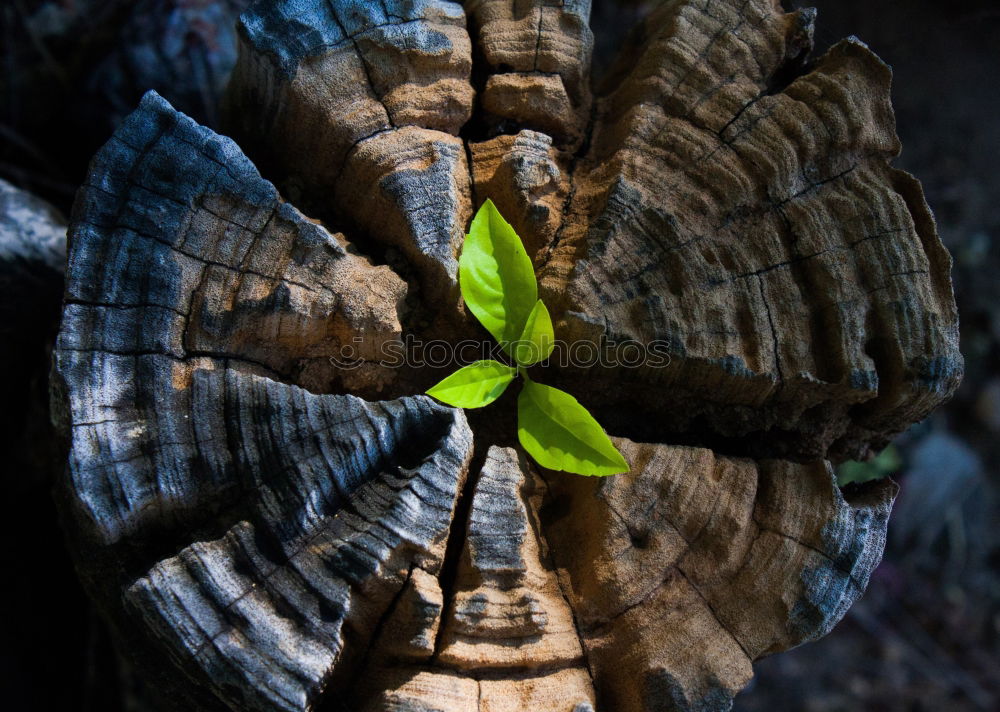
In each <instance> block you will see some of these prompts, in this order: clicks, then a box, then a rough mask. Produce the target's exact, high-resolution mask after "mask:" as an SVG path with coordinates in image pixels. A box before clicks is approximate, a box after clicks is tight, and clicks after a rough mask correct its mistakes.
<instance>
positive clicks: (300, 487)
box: [52, 0, 962, 712]
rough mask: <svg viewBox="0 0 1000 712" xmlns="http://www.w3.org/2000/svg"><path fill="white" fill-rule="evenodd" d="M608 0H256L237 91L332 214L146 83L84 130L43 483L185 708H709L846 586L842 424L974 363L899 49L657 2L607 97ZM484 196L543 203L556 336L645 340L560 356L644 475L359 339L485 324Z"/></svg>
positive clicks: (275, 167) (128, 639) (98, 585)
mask: <svg viewBox="0 0 1000 712" xmlns="http://www.w3.org/2000/svg"><path fill="white" fill-rule="evenodd" d="M466 11H467V12H468V17H467V16H466V14H465V13H466ZM588 14H589V4H588V3H586V2H562V3H549V2H536V1H534V0H526V1H525V2H521V1H520V0H518V1H515V2H506V1H504V2H501V1H489V0H484V1H483V2H470V3H466V4H465V10H463V9H462V7H461V6H459V5H458V4H457V3H452V2H443V1H439V0H419V1H417V2H393V1H392V0H385V1H384V2H378V3H362V2H354V1H353V0H350V1H349V0H332V1H331V2H320V1H319V0H281V1H280V2H273V3H272V2H258V3H257V4H255V6H254V7H253V8H251V10H250V11H249V12H248V13H246V14H245V15H244V17H243V19H242V25H241V30H240V33H241V38H242V39H241V59H240V62H239V66H238V67H237V69H236V72H235V74H234V79H233V82H232V86H231V88H230V92H229V95H228V110H229V117H230V125H231V126H232V127H233V131H234V132H235V134H236V135H237V136H238V137H239V139H240V140H241V141H244V142H245V143H246V145H247V146H248V147H250V150H251V154H252V155H253V156H254V157H255V159H256V160H259V161H260V164H261V166H262V167H263V169H264V171H265V173H266V174H267V175H268V176H269V177H273V178H274V179H275V180H277V181H278V182H279V185H280V186H281V187H282V189H283V190H284V191H285V193H286V194H287V195H289V196H290V197H291V198H293V199H294V202H296V203H298V204H300V205H301V206H303V207H305V208H306V209H307V210H308V211H309V212H310V213H311V214H314V215H317V216H318V217H320V218H323V219H324V220H326V223H325V224H327V225H335V226H337V227H342V228H343V229H346V230H347V232H348V234H349V235H350V239H348V238H347V237H345V236H344V235H342V234H340V233H333V232H330V231H328V230H327V229H326V228H325V227H324V224H320V223H317V222H316V221H314V220H310V219H308V218H306V217H304V216H303V215H302V214H301V213H300V212H298V211H297V210H296V209H295V208H293V207H292V206H291V205H290V204H289V203H286V202H284V201H283V199H282V198H281V197H280V196H279V194H278V192H277V190H276V189H275V187H274V186H273V185H272V184H271V183H269V182H268V181H266V180H264V179H263V178H262V177H261V175H260V174H259V173H258V171H257V168H256V167H255V166H254V165H253V164H251V162H250V160H249V159H248V158H247V157H246V156H245V155H244V154H243V153H242V152H241V150H240V149H239V148H238V147H237V145H236V144H235V143H234V142H233V141H231V140H229V139H227V138H223V137H221V136H218V135H216V134H214V133H213V132H211V131H209V130H208V129H205V128H203V127H200V126H198V125H196V124H195V123H193V122H192V121H190V120H189V119H187V118H186V117H183V116H181V115H180V114H178V113H177V112H175V111H173V110H172V109H171V108H170V107H169V106H168V105H167V104H166V102H164V101H163V100H162V99H160V98H159V97H157V96H156V95H153V94H151V95H149V96H147V97H146V98H145V99H144V100H143V102H142V104H141V106H140V108H139V110H138V111H136V112H135V113H134V114H133V115H132V116H130V117H129V118H128V119H127V120H126V121H125V122H124V124H123V125H122V126H121V127H120V128H119V129H118V131H117V132H116V134H115V136H114V137H113V138H112V140H111V141H110V142H109V143H108V145H107V146H106V147H105V148H104V149H102V151H101V152H100V153H99V154H98V156H97V157H96V158H95V160H94V162H93V164H92V166H91V170H90V173H89V176H88V179H87V183H86V185H85V186H84V187H83V189H82V190H81V191H80V193H79V195H78V199H77V204H76V207H75V209H74V215H73V219H72V223H71V230H70V236H71V245H70V256H69V268H68V273H67V290H66V303H65V306H64V313H63V324H62V331H61V333H60V336H59V339H58V342H57V349H56V353H55V357H54V371H53V374H54V378H53V383H52V387H53V402H54V403H55V404H56V405H57V412H56V418H57V420H58V422H59V423H60V424H61V425H62V427H63V431H64V433H65V435H66V439H67V442H68V445H69V447H70V452H69V467H68V470H67V474H66V476H65V478H64V480H63V482H62V484H61V486H60V488H59V499H60V502H61V506H62V508H63V512H64V519H65V522H66V526H67V527H68V529H69V533H70V544H71V548H72V549H73V551H74V553H75V555H76V557H77V562H78V566H79V569H80V573H81V576H82V578H83V579H84V581H85V583H86V584H87V585H88V588H89V589H90V591H91V593H92V595H93V597H94V598H95V600H96V601H97V602H98V603H99V605H100V606H101V608H102V610H103V611H104V612H105V614H106V615H107V616H108V617H109V618H110V619H111V620H112V621H113V623H114V625H115V629H116V633H117V636H118V643H119V645H120V647H121V649H122V650H124V651H125V652H126V653H127V654H128V655H129V656H130V657H132V658H133V659H135V661H136V663H137V664H138V665H139V666H140V667H141V668H142V669H143V670H144V671H145V673H144V674H145V675H147V677H148V679H149V680H150V681H153V683H154V685H153V686H154V687H155V688H156V689H157V690H158V691H160V690H162V694H161V698H162V699H160V700H158V702H159V703H161V704H162V705H163V706H166V707H171V706H174V707H179V708H182V709H185V710H187V709H198V710H213V711H214V710H220V711H221V710H224V709H255V710H261V711H263V710H307V709H320V710H322V712H343V711H344V710H347V711H349V712H356V711H357V710H372V711H374V710H429V709H436V710H443V711H451V712H456V711H458V710H462V711H463V712H464V711H465V710H477V712H484V711H487V710H488V711H490V712H500V711H504V712H506V711H508V710H510V712H514V710H523V709H532V710H535V709H537V710H541V711H542V712H548V711H551V712H564V711H565V712H570V711H572V712H593V710H602V711H604V710H613V711H614V712H630V711H633V710H635V711H639V710H642V711H643V712H647V711H648V712H653V711H654V710H657V711H659V710H689V709H690V710H713V711H715V710H726V709H728V708H729V707H730V705H731V702H732V697H733V695H734V694H735V693H736V692H737V691H738V690H739V689H740V688H741V687H742V686H743V685H745V684H746V682H747V681H748V680H749V676H750V672H751V663H752V662H753V660H755V659H757V658H758V657H760V656H763V655H767V654H770V653H774V652H778V651H781V650H784V649H786V648H789V647H791V646H794V645H797V644H799V643H801V642H803V641H806V640H811V639H814V638H816V637H818V636H820V635H823V634H825V633H826V632H828V631H829V630H830V628H831V627H832V626H833V625H834V624H835V623H836V622H837V621H838V620H839V619H840V618H841V617H842V616H843V615H844V613H845V611H846V610H847V608H848V607H849V606H850V605H851V603H852V602H853V601H854V600H856V598H857V597H858V596H859V595H860V594H861V592H862V591H863V590H864V587H865V586H866V584H867V581H868V577H869V575H870V573H871V571H872V569H873V568H874V566H875V565H876V563H877V561H878V558H879V556H880V554H881V551H882V547H883V543H884V537H885V526H886V519H887V517H888V512H889V507H890V504H891V500H892V496H893V494H894V491H893V486H892V485H890V484H878V485H871V486H868V487H866V488H864V489H861V490H856V491H852V492H850V493H848V494H847V495H842V494H841V493H840V491H839V490H838V489H837V488H836V486H835V483H834V481H833V478H832V473H831V469H830V465H829V464H828V463H827V462H825V461H823V460H822V459H820V458H822V457H828V456H829V457H834V458H838V457H843V456H847V455H853V454H861V453H864V452H867V451H869V450H870V449H872V448H876V447H878V446H879V445H880V444H881V443H882V442H884V441H885V440H886V438H888V437H890V436H891V435H892V434H893V433H895V432H897V431H899V430H900V429H902V428H904V427H906V426H907V425H909V424H910V423H912V422H914V421H915V420H917V419H919V418H921V417H923V416H924V415H925V414H926V413H927V412H929V411H930V409H932V408H933V407H934V406H935V405H936V404H938V403H940V402H941V401H942V400H943V399H944V398H946V397H948V395H949V394H950V393H951V391H952V390H953V389H954V388H955V385H956V383H957V380H958V378H959V376H960V374H961V367H962V366H961V357H960V356H959V355H958V350H957V318H956V315H955V308H954V300H953V297H952V294H951V288H950V282H949V274H948V271H949V258H948V255H947V253H946V252H945V251H944V248H943V247H942V246H941V243H940V241H939V240H938V238H937V235H936V232H935V228H934V223H933V218H932V217H931V214H930V212H929V210H928V208H927V206H926V204H925V203H924V200H923V196H922V193H921V189H920V185H919V183H918V182H917V181H916V180H915V179H913V178H912V177H910V176H908V175H907V174H905V173H902V172H900V171H897V170H895V169H893V168H892V167H891V166H890V164H889V162H890V160H891V159H892V158H893V157H894V156H895V154H896V153H897V152H898V150H899V146H898V141H897V139H896V135H895V128H894V125H893V117H892V110H891V107H890V105H889V99H888V90H889V80H890V74H889V71H888V68H887V67H885V65H883V64H882V63H881V62H880V61H879V60H877V58H875V56H874V55H873V54H871V52H869V51H868V49H867V48H866V47H864V46H863V45H862V44H860V43H859V42H857V41H856V40H850V41H845V42H843V43H840V44H838V45H836V46H835V47H834V48H833V49H831V50H830V51H829V52H828V53H827V54H826V55H824V56H823V57H821V58H819V59H817V60H815V61H813V60H811V59H809V57H808V55H809V52H810V50H811V45H812V41H811V38H812V22H813V13H812V12H810V11H799V12H795V13H788V14H785V13H783V12H781V11H780V9H779V7H778V3H776V2H773V1H772V0H712V1H711V2H703V1H702V0H698V1H697V2H695V1H693V0H668V1H667V2H664V3H662V4H661V5H660V7H659V8H658V9H657V10H655V11H654V12H653V13H652V14H651V15H650V16H649V18H648V19H647V21H646V22H645V24H644V25H643V26H642V27H641V28H639V30H638V31H637V32H636V33H634V34H633V35H632V36H631V37H630V38H629V39H628V41H627V42H626V44H625V48H624V50H623V52H622V55H621V57H620V60H619V61H618V63H617V64H616V65H615V66H614V67H613V68H612V70H611V71H610V73H609V74H608V76H607V77H605V79H604V81H603V82H602V83H601V84H600V85H599V86H602V87H603V89H601V90H600V91H599V92H598V99H597V100H596V102H594V103H591V98H590V91H589V80H588V78H587V75H588V73H589V53H590V46H591V38H590V33H589V30H588V29H587V28H586V18H587V15H588ZM470 36H471V38H472V39H470ZM473 57H475V62H476V67H473V66H472V64H473ZM473 83H474V84H475V86H476V87H477V89H479V90H480V96H479V101H478V102H474V101H473V90H472V86H473ZM474 104H475V112H473V106H474ZM473 113H475V116H472V114H473ZM470 116H472V118H471V120H470ZM460 130H461V136H459V131H460ZM473 196H474V197H475V198H476V200H477V202H478V201H481V200H483V199H485V198H486V197H491V198H493V200H494V201H495V202H496V204H497V205H498V206H499V207H500V209H501V211H502V212H503V214H504V215H505V216H507V217H508V219H509V220H510V221H511V222H512V224H513V225H514V226H515V228H516V229H517V230H518V232H519V233H521V235H522V236H523V237H524V241H525V243H526V245H527V247H528V250H529V253H530V254H531V256H532V258H533V259H534V260H535V264H536V266H538V267H539V268H540V270H541V278H542V279H541V292H542V295H543V296H544V298H545V300H546V303H547V304H548V306H549V308H550V309H551V311H552V314H553V316H554V317H555V318H556V322H557V323H556V334H557V336H558V337H559V338H560V339H561V340H563V341H564V342H573V341H574V340H583V342H584V343H586V342H590V343H595V342H599V341H600V340H601V339H602V338H604V339H614V340H621V339H632V340H634V341H636V342H639V344H640V345H641V346H642V347H643V348H645V349H646V350H647V351H646V354H647V356H650V355H652V356H656V357H658V358H659V359H660V361H661V362H662V363H661V364H660V365H661V366H664V367H662V368H657V367H656V365H657V364H656V363H655V359H649V358H647V360H646V361H644V362H641V363H639V364H636V366H637V367H629V366H627V365H626V364H624V363H622V362H618V363H612V364H605V365H604V366H601V367H595V368H585V367H583V366H582V365H580V364H579V363H576V364H573V363H569V364H567V367H566V368H562V369H552V368H548V369H545V370H544V373H539V376H543V375H544V381H545V382H547V383H554V384H560V385H563V386H565V387H567V388H568V389H569V390H571V392H573V394H574V395H576V396H578V397H579V398H580V400H581V402H583V403H584V404H585V405H586V406H588V407H590V408H591V409H593V411H594V412H595V413H596V414H597V416H598V418H599V420H600V422H601V423H602V424H603V425H606V426H609V429H610V430H611V431H612V432H614V433H617V434H627V435H630V436H633V437H632V438H631V440H624V439H621V440H618V441H617V442H618V444H619V446H620V447H621V449H622V451H623V453H624V455H625V457H626V459H627V460H628V461H629V463H630V466H631V468H632V471H631V473H630V474H628V475H622V476H616V477H613V478H606V479H600V478H596V479H595V478H577V477H573V476H569V475H563V474H559V473H551V472H538V471H536V469H535V468H533V467H532V466H530V465H528V463H526V461H525V460H524V459H523V457H522V456H520V455H519V454H518V452H517V451H515V450H512V449H510V448H507V447H503V445H508V444H510V443H511V442H512V441H513V438H514V436H515V435H514V434H515V432H516V431H515V426H514V424H513V417H512V415H510V414H506V415H505V414H504V413H502V412H500V411H497V410H495V411H494V413H496V414H497V415H496V417H495V418H494V419H493V420H490V419H489V415H490V414H487V415H486V416H485V417H483V418H477V419H475V420H474V422H476V424H477V425H476V428H477V432H476V434H475V443H476V444H475V453H476V454H475V456H474V455H473V438H472V433H471V431H470V428H469V426H468V424H467V423H466V420H465V417H464V415H462V414H461V413H459V412H458V411H454V410H451V409H447V408H443V407H441V406H438V405H435V404H433V403H432V402H431V401H430V400H428V399H426V398H422V397H412V395H411V394H413V393H416V392H419V391H420V390H422V388H423V387H425V386H421V379H427V378H431V377H433V375H434V373H433V369H423V370H420V371H417V370H415V369H405V370H400V369H391V368H386V367H385V365H383V364H381V363H378V359H379V358H380V357H381V356H385V355H386V354H384V353H382V350H381V346H383V345H385V344H387V343H389V341H390V340H393V339H396V338H399V337H400V336H401V335H402V334H403V333H404V330H405V332H406V333H407V334H413V335H416V336H418V337H423V338H433V337H441V336H443V337H445V338H447V339H449V340H452V341H453V342H454V343H457V342H458V340H459V339H462V338H465V337H467V336H471V335H472V334H473V333H475V332H473V331H472V330H471V326H472V320H471V319H469V318H468V315H467V314H465V313H464V312H463V310H462V309H460V308H458V305H459V302H458V296H457V290H456V287H457V284H456V281H455V259H456V255H457V250H458V245H459V241H460V240H461V238H462V234H463V232H464V229H465V226H466V224H467V222H468V219H469V217H470V215H471V210H472V208H473V207H474V206H473V204H472V199H473ZM300 201H301V202H300ZM359 253H365V254H367V255H368V257H364V256H361V254H359ZM373 262H374V263H383V262H384V263H385V264H373ZM404 324H405V327H404ZM654 348H655V349H656V350H655V351H653V349H654ZM345 350H346V351H345ZM345 353H350V355H351V356H352V357H353V361H354V362H355V363H354V364H352V365H357V364H360V367H358V368H347V367H345V364H344V363H343V362H342V361H341V360H340V359H339V358H336V359H331V358H330V357H331V356H334V357H340V356H343V355H345ZM605 354H607V352H605ZM577 355H579V354H577ZM613 355H624V354H622V353H621V352H614V354H613ZM558 362H559V357H558V356H557V363H558ZM431 382H433V381H431ZM426 385H430V384H429V383H427V384H426ZM345 391H346V392H350V393H351V394H352V395H334V394H335V393H342V392H345ZM378 394H383V395H380V396H379V397H380V398H383V397H396V396H399V397H398V398H397V399H396V400H387V401H383V402H379V403H372V402H367V401H364V400H361V399H359V398H357V397H355V396H358V395H361V396H364V397H366V398H369V399H372V398H374V397H375V396H376V395H378ZM386 394H388V395H386ZM514 395H515V393H514V392H513V391H512V392H511V393H510V395H509V397H508V398H507V401H509V400H510V399H512V398H513V397H514ZM504 402H505V401H504V400H503V399H502V400H501V401H500V402H499V403H498V404H497V405H495V406H494V408H496V409H499V408H501V407H503V403H504ZM508 424H509V425H510V427H509V428H507V427H506V426H507V425H508ZM640 441H644V442H640ZM665 443H673V444H665ZM681 443H683V444H685V445H682V444H681ZM686 445H699V446H706V445H711V446H713V447H714V449H705V448H704V447H688V446H686ZM724 452H725V453H729V454H728V455H723V454H722V453H724ZM746 454H750V455H753V456H757V457H767V458H774V457H787V458H788V459H759V460H751V459H740V458H739V457H736V455H746ZM792 460H799V461H801V462H800V463H799V464H795V463H794V462H792ZM472 463H475V464H474V466H473V464H472ZM470 469H471V470H472V472H471V473H470V472H468V471H469V470H470ZM467 475H468V478H469V483H468V484H467V485H466V477H467ZM845 496H846V499H845Z"/></svg>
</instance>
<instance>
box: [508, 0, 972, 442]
mask: <svg viewBox="0 0 1000 712" xmlns="http://www.w3.org/2000/svg"><path fill="white" fill-rule="evenodd" d="M813 15H814V13H812V12H810V11H799V12H796V13H790V14H783V13H782V12H781V11H780V10H779V9H777V3H774V2H771V0H747V1H746V2H737V1H736V0H720V1H718V2H711V3H703V2H693V1H690V2H689V1H684V0H679V1H675V2H667V3H664V4H663V5H662V6H660V8H658V9H657V10H656V11H655V12H654V13H653V14H652V15H651V16H650V18H648V20H647V21H646V25H645V28H644V31H643V32H642V33H640V35H641V36H642V37H643V38H644V39H643V41H642V42H640V43H638V44H635V45H633V46H630V47H629V48H628V49H627V50H626V54H625V55H624V57H623V58H622V60H621V63H620V67H619V69H618V74H617V75H616V76H615V81H614V82H613V83H611V88H610V90H609V91H608V92H607V93H605V94H604V95H603V96H601V98H600V99H599V102H598V111H597V120H596V125H595V128H594V136H593V142H592V145H591V147H590V150H589V152H588V153H587V154H586V156H585V157H584V158H583V159H582V160H581V162H580V164H579V165H578V166H577V167H576V170H575V173H574V175H573V187H572V201H571V202H570V205H569V210H568V213H567V216H566V218H565V223H564V224H563V225H562V227H561V228H560V234H559V239H558V240H557V241H556V244H555V245H554V247H553V249H552V251H551V253H550V254H549V255H547V256H545V257H544V258H543V259H544V260H545V261H546V262H547V264H546V270H545V272H544V279H543V291H544V292H545V293H546V295H547V296H548V297H549V298H550V299H551V300H552V301H554V302H556V303H559V304H560V305H561V308H559V309H557V310H556V312H558V313H560V314H561V315H562V317H563V319H562V322H561V325H560V326H561V328H558V327H557V332H559V333H560V335H561V338H565V339H567V340H569V341H572V340H573V339H582V340H589V341H592V342H595V343H601V341H602V340H609V341H611V342H617V343H621V342H625V341H633V340H634V341H636V342H638V343H639V344H645V345H647V346H648V345H649V344H653V343H658V344H660V345H661V348H662V349H663V351H664V353H665V354H667V355H668V356H669V359H670V363H669V365H668V366H666V367H662V368H661V367H655V368H651V367H649V366H648V365H647V364H641V365H640V366H639V367H638V368H634V369H623V368H610V369H604V370H603V371H602V369H590V370H588V371H587V372H586V373H583V372H580V373H579V379H580V380H579V385H582V384H584V383H585V384H586V385H587V387H589V388H590V389H591V395H590V404H591V405H593V406H595V407H599V408H600V410H601V411H602V412H603V413H604V414H605V415H606V418H607V420H608V421H611V426H610V427H611V428H612V429H613V430H615V429H617V430H618V431H619V432H625V433H631V434H633V435H634V436H636V437H638V438H639V439H653V438H657V439H658V438H659V437H662V433H663V431H668V432H674V433H689V432H692V431H701V432H709V433H714V434H715V440H716V441H718V442H722V441H724V440H726V439H729V440H730V443H729V444H728V445H727V447H730V448H733V447H735V448H736V449H744V450H746V451H749V452H752V453H756V454H787V455H791V456H793V457H797V458H810V457H820V456H824V455H826V454H827V453H828V452H829V454H831V455H832V456H834V457H836V458H842V457H848V456H862V455H865V454H867V453H868V452H870V451H871V449H872V448H875V449H877V448H880V447H881V446H882V445H883V444H884V443H885V442H887V440H888V438H890V437H891V436H892V435H894V434H896V433H898V432H900V431H902V430H903V429H905V428H906V427H907V426H909V425H910V424H911V423H912V422H914V421H916V420H919V419H921V418H923V417H924V416H925V415H926V414H927V413H928V412H930V410H931V409H933V408H934V407H935V406H936V405H937V404H938V403H940V402H941V401H942V400H943V399H945V398H947V397H949V396H950V395H951V393H952V392H953V391H954V389H955V388H956V387H957V384H958V381H959V379H960V377H961V373H962V357H961V355H960V353H959V351H958V329H957V314H956V309H955V302H954V297H953V295H952V291H951V286H950V281H949V270H950V264H951V263H950V259H949V258H948V256H947V253H946V252H945V251H944V249H943V248H942V247H941V244H940V241H939V240H938V237H937V234H936V232H935V229H934V223H933V220H932V219H931V218H930V214H929V212H928V210H927V207H926V205H925V203H924V200H923V196H922V194H921V191H920V189H919V186H918V184H917V183H916V182H915V181H913V180H912V179H911V178H910V177H909V176H907V175H906V174H904V173H902V172H901V171H898V170H896V169H893V168H891V167H890V165H889V161H890V159H891V158H892V157H894V156H895V155H896V154H897V153H898V152H899V142H898V139H897V138H896V133H895V126H894V119H893V113H892V109H891V106H890V103H889V84H890V78H891V74H890V71H889V68H888V67H887V66H886V65H885V64H883V63H882V62H881V61H880V60H879V59H878V58H877V57H875V55H874V54H872V53H871V52H870V51H869V50H868V48H867V47H865V46H864V45H863V44H861V43H860V42H859V41H857V40H854V39H851V40H845V41H843V42H841V43H839V44H837V45H836V46H834V47H833V48H832V49H831V50H830V51H829V52H827V54H825V55H824V56H823V57H821V58H819V59H818V60H817V61H816V62H815V64H814V65H809V66H803V64H802V60H803V57H804V55H805V53H806V52H807V51H808V50H809V48H810V47H811V37H812V20H813ZM522 211H523V209H522ZM595 376H596V377H595ZM653 384H656V387H651V386H653ZM664 389H669V390H670V392H671V397H670V399H669V400H668V402H669V403H670V404H671V407H664V405H663V401H662V396H661V393H662V392H663V390H664ZM626 403H627V404H628V405H627V409H626V410H624V411H623V410H622V409H621V407H620V406H622V405H624V404H626ZM674 406H678V407H674ZM636 408H641V409H643V410H644V411H646V412H648V413H649V414H650V415H651V416H655V417H649V418H643V419H637V418H636V417H635V415H634V412H635V409H636ZM637 420H638V421H642V422H645V423H647V424H648V425H649V427H648V428H646V429H644V428H642V427H638V428H637V427H635V425H634V423H635V422H636V421H637ZM630 424H631V425H630ZM764 432H767V433H768V437H767V438H761V437H758V435H759V434H761V433H764ZM733 439H738V442H737V443H735V444H734V443H733V442H732V440H733Z"/></svg>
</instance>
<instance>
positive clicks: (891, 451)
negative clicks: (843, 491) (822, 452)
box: [837, 445, 903, 487]
mask: <svg viewBox="0 0 1000 712" xmlns="http://www.w3.org/2000/svg"><path fill="white" fill-rule="evenodd" d="M902 466H903V458H901V457H900V456H899V451H897V450H896V447H895V446H894V445H889V446H888V447H887V448H886V449H885V450H883V451H882V452H880V453H879V454H878V455H877V456H876V457H875V459H873V460H870V461H868V462H858V461H857V460H847V461H845V462H842V463H841V464H840V465H838V466H837V484H838V485H839V486H841V487H844V486H845V485H847V484H849V483H851V482H870V481H871V480H880V479H882V478H883V477H888V476H889V475H893V474H895V473H897V472H899V470H900V468H901V467H902Z"/></svg>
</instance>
